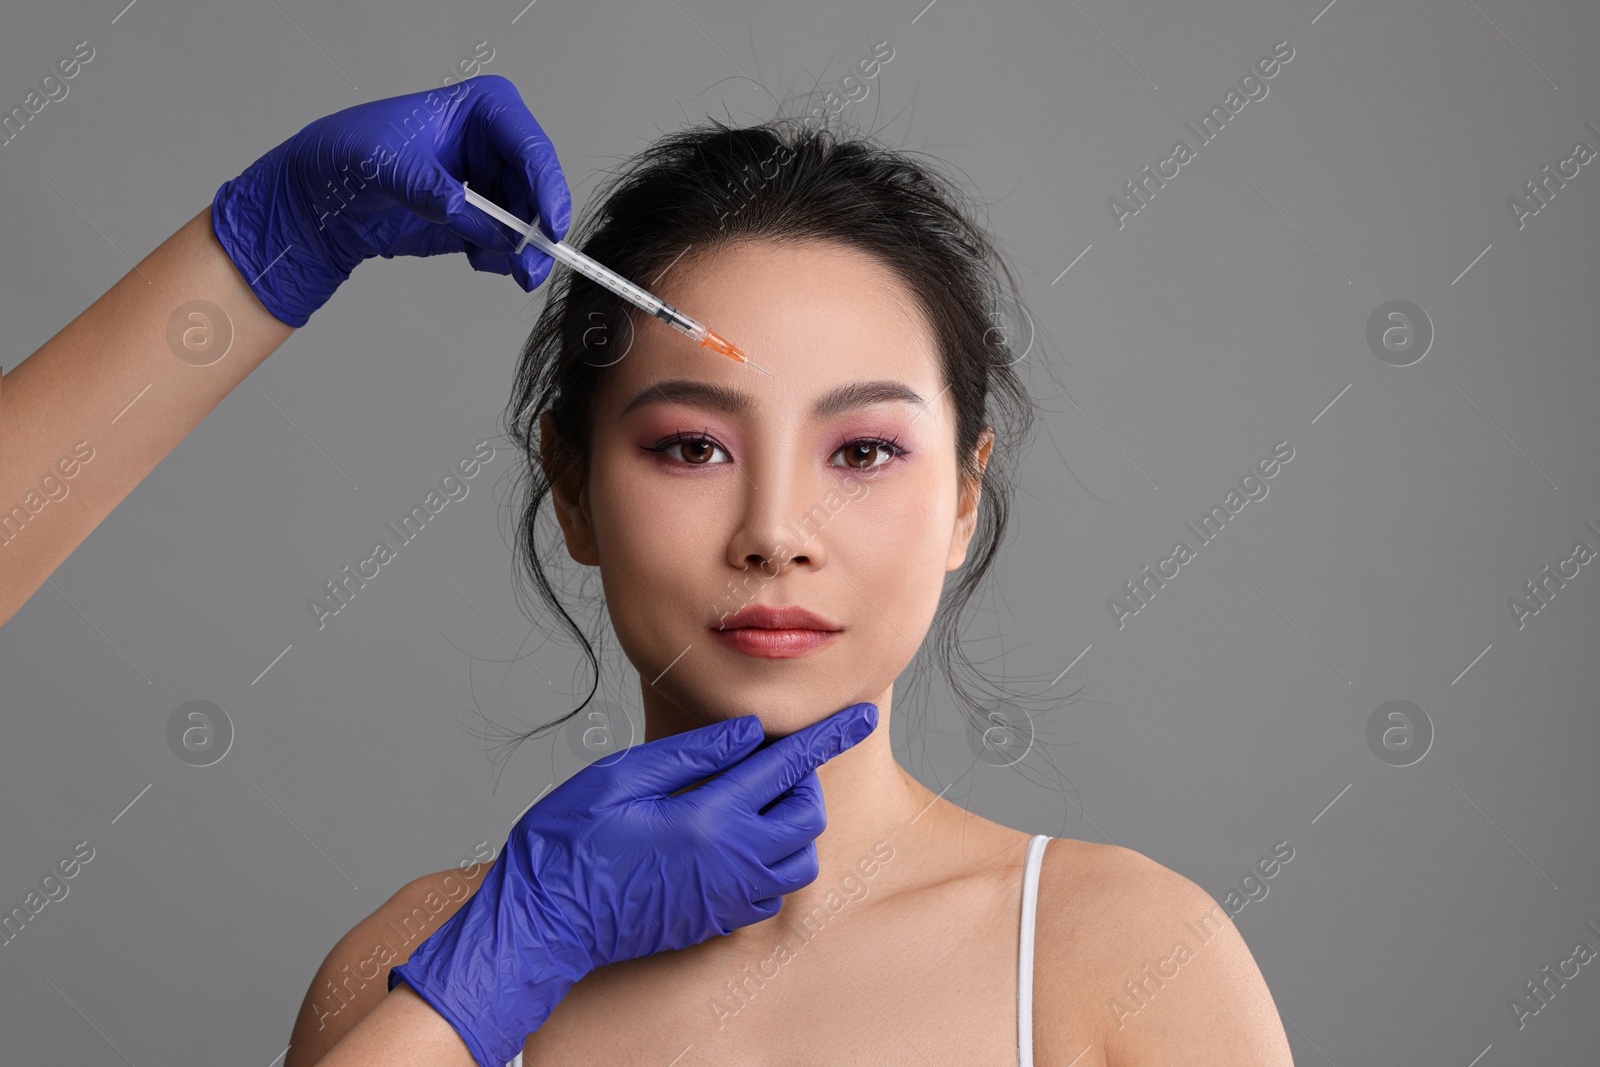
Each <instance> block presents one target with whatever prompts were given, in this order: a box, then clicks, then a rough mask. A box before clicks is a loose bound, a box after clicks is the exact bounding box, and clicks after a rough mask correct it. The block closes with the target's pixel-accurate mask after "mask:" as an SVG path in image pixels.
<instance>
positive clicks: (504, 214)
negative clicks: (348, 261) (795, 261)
mask: <svg viewBox="0 0 1600 1067" xmlns="http://www.w3.org/2000/svg"><path fill="white" fill-rule="evenodd" d="M461 190H462V192H464V193H466V195H467V203H469V204H472V205H473V206H474V207H477V208H479V209H481V210H482V211H484V212H487V213H488V214H489V215H492V216H493V217H494V218H496V219H498V220H499V221H501V222H503V223H505V224H506V225H507V226H509V227H511V228H512V229H513V230H516V231H517V232H518V233H521V234H523V238H522V243H521V244H519V245H517V248H516V250H517V251H518V252H521V251H522V250H523V248H525V247H527V246H528V245H529V244H532V245H533V246H534V247H535V248H537V249H539V250H540V251H541V252H543V253H545V254H546V255H548V256H549V257H550V258H552V259H555V260H559V261H560V262H562V263H565V264H566V265H567V266H569V267H571V268H572V269H573V270H575V271H577V272H578V273H579V274H582V275H583V276H584V277H586V278H589V279H590V280H592V281H594V282H595V283H596V284H599V285H603V286H605V287H606V288H607V289H609V290H611V291H612V292H613V293H616V294H617V295H618V296H620V297H622V298H623V299H625V300H627V301H630V302H631V303H634V304H637V305H638V306H639V307H641V308H643V309H644V310H645V311H648V312H649V313H650V314H652V315H654V316H655V317H656V318H658V319H660V320H661V321H662V322H664V323H666V324H667V325H668V326H671V327H672V328H673V329H674V330H677V331H678V332H679V333H681V334H684V335H685V336H687V337H688V338H689V339H690V340H692V341H694V342H695V343H696V344H699V345H702V346H704V347H706V348H709V349H711V351H713V352H720V353H722V354H723V355H724V356H727V357H728V358H729V359H732V360H737V361H738V362H740V363H744V364H746V365H748V366H751V367H755V369H756V370H758V371H760V372H761V373H762V374H765V375H766V376H767V377H769V378H771V377H773V374H772V372H771V371H769V370H767V369H766V368H764V367H761V366H758V365H757V364H755V363H751V362H750V358H749V357H748V356H746V355H745V354H744V353H743V352H741V351H739V349H738V348H736V347H734V345H733V344H732V343H731V342H729V341H728V340H726V339H725V338H723V337H720V336H718V335H717V333H716V332H715V331H714V330H710V329H708V328H707V327H705V326H703V325H701V324H700V323H698V322H696V321H695V320H694V319H691V318H690V317H689V316H687V315H685V314H684V313H683V312H681V311H679V310H678V309H677V308H675V307H673V306H672V305H671V304H669V303H667V302H666V301H665V300H660V299H658V298H656V297H654V296H651V295H650V294H649V293H648V292H646V291H645V290H644V289H642V288H640V287H639V286H637V285H635V284H633V283H632V282H630V281H629V280H628V279H626V278H624V277H623V276H622V275H620V274H618V273H616V272H615V271H613V270H610V269H608V268H606V267H603V266H601V265H600V264H599V263H598V262H597V261H595V260H593V259H590V258H589V257H588V256H586V255H584V254H583V253H582V252H579V251H578V250H577V249H575V248H573V247H572V246H571V245H568V244H565V243H563V242H561V241H552V240H550V238H548V237H546V236H545V235H544V234H542V233H540V232H539V227H538V224H537V223H533V224H530V223H526V222H523V221H522V220H521V219H519V218H517V217H516V216H515V215H513V214H511V212H509V211H507V210H505V209H504V208H502V207H501V206H500V205H499V204H496V203H495V202H494V201H492V200H490V199H488V198H487V197H484V196H480V195H479V194H477V193H475V192H473V191H472V190H471V189H469V188H467V183H466V182H462V183H461Z"/></svg>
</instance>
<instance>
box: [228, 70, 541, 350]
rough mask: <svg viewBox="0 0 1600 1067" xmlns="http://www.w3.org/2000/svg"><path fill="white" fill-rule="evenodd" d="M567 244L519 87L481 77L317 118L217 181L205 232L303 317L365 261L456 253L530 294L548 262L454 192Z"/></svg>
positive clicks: (275, 302)
mask: <svg viewBox="0 0 1600 1067" xmlns="http://www.w3.org/2000/svg"><path fill="white" fill-rule="evenodd" d="M462 181H466V182H468V183H469V184H471V186H472V187H473V189H475V190H476V191H478V192H480V193H482V194H483V195H485V196H487V197H489V198H490V199H491V200H493V201H495V202H496V203H498V204H503V205H505V206H507V207H508V208H509V209H510V210H511V211H512V212H513V213H515V214H516V215H517V216H518V217H519V218H526V219H531V218H533V217H534V216H535V215H537V216H538V217H539V219H540V220H541V223H540V224H541V226H542V228H543V229H544V230H545V232H546V233H547V234H548V235H549V236H550V237H551V238H552V239H554V240H560V239H561V238H562V237H564V236H565V235H566V232H567V226H568V225H569V224H570V222H571V220H572V197H571V194H570V193H569V192H568V190H567V180H566V178H565V176H563V175H562V173H561V165H560V163H559V162H557V160H556V153H555V149H554V148H553V147H551V145H550V139H549V138H548V137H546V136H545V134H544V131H543V130H542V129H540V128H539V124H538V123H537V122H536V121H534V118H533V115H531V114H530V113H529V112H528V109H527V107H525V106H524V105H523V103H522V98H521V96H519V95H518V93H517V87H516V86H515V85H513V84H512V83H511V82H510V81H509V80H508V79H506V78H504V77H501V76H500V75H498V74H482V75H479V76H478V77H476V78H469V79H467V80H466V81H464V82H457V83H455V84H454V85H452V86H449V87H448V88H444V89H434V90H431V91H428V92H421V93H412V94H410V95H408V96H395V97H390V98H389V99H387V100H373V101H371V102H370V103H366V104H358V105H356V106H355V107H351V108H346V109H345V110H343V111H340V112H336V113H335V114H332V115H328V116H326V117H324V118H320V119H318V120H317V121H315V122H313V123H311V125H309V126H307V127H306V128H305V129H303V130H301V131H300V132H299V133H297V134H295V135H294V136H293V137H291V138H289V139H288V140H287V141H285V142H283V143H282V144H280V145H279V146H278V147H276V148H274V149H273V150H272V151H270V152H268V153H267V154H266V155H264V156H262V157H261V158H260V159H258V160H256V161H255V162H254V163H252V164H251V165H250V167H249V169H247V170H246V171H245V172H244V173H243V174H241V175H239V176H238V177H237V178H234V179H233V180H232V181H228V182H224V183H223V184H222V187H221V188H219V189H218V190H217V195H216V197H215V198H214V199H213V200H212V205H211V207H212V210H211V225H212V229H213V231H214V232H215V233H216V235H217V240H218V241H219V242H220V243H221V244H222V247H223V249H224V250H225V251H226V252H227V253H228V257H229V258H230V259H232V260H233V263H234V265H235V266H236V267H238V268H239V273H240V274H242V275H243V276H244V278H245V280H246V281H248V282H249V283H250V288H251V289H253V290H255V294H256V296H258V297H259V298H260V299H261V303H262V304H264V305H265V306H266V308H267V310H268V311H270V312H272V314H273V315H274V316H275V317H276V318H277V319H279V320H280V321H282V322H285V323H287V324H288V325H290V326H295V327H300V326H304V325H305V324H306V321H307V320H308V319H310V317H311V313H312V312H314V311H316V310H317V309H318V308H319V307H321V306H322V305H323V304H325V303H327V301H328V298H329V297H330V296H332V295H333V291H334V290H335V289H337V288H338V287H339V285H340V284H341V283H343V282H344V280H345V279H346V278H348V277H349V276H350V272H351V271H353V270H354V269H355V267H356V264H358V263H360V262H361V261H362V260H364V259H371V258H372V257H374V256H383V257H384V258H386V259H389V258H393V257H394V256H436V255H439V254H441V253H444V252H463V251H464V252H466V254H467V259H468V261H469V262H471V264H472V266H473V267H474V268H475V269H477V270H482V271H493V272H494V273H496V274H510V275H513V276H514V277H515V278H516V281H517V283H518V284H519V285H521V286H522V287H523V288H524V289H527V290H530V291H531V290H533V289H535V288H537V287H538V285H539V284H540V283H541V282H543V281H544V280H545V278H546V277H548V276H549V273H550V267H551V265H552V263H553V261H552V260H551V259H550V257H549V256H547V255H545V254H544V253H543V252H541V251H539V250H538V249H537V248H535V247H534V246H533V245H531V244H530V245H529V246H528V247H527V248H525V249H523V250H522V252H521V253H520V254H515V255H514V254H513V253H512V249H513V248H514V247H515V246H514V245H513V244H512V243H511V240H510V239H509V238H508V237H507V236H506V234H505V232H504V231H503V230H502V228H501V227H500V225H499V224H498V223H496V222H495V221H494V220H493V219H491V218H489V217H488V216H487V215H485V214H484V213H483V212H481V211H479V210H478V209H477V208H475V207H473V206H472V205H471V204H468V203H467V202H466V196H465V194H463V193H462V191H461V182H462Z"/></svg>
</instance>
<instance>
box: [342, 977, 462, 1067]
mask: <svg viewBox="0 0 1600 1067" xmlns="http://www.w3.org/2000/svg"><path fill="white" fill-rule="evenodd" d="M317 1067H476V1065H475V1064H474V1063H473V1060H472V1053H470V1052H468V1051H467V1046H466V1043H465V1042H463V1041H462V1040H461V1037H460V1035H458V1034H457V1033H456V1032H455V1030H454V1028H452V1027H451V1026H450V1024H449V1023H447V1022H445V1021H444V1018H443V1016H441V1015H440V1014H439V1013H438V1012H436V1011H434V1010H433V1009H432V1008H431V1007H429V1006H428V1002H427V1001H425V1000H423V999H422V998H421V997H419V996H417V994H416V993H415V992H413V991H412V989H411V987H410V986H408V985H406V984H405V983H404V982H401V983H400V984H399V985H397V986H395V987H394V989H393V990H392V991H390V992H389V993H388V994H387V995H386V996H385V997H384V998H383V999H382V1000H381V1001H379V1002H378V1005H377V1007H375V1008H373V1009H372V1011H371V1012H370V1013H369V1014H368V1015H367V1016H366V1017H365V1018H363V1019H362V1020H361V1022H360V1023H358V1024H357V1025H356V1028H355V1029H354V1030H351V1031H350V1033H348V1034H346V1035H345V1037H344V1040H342V1041H340V1042H339V1043H338V1044H337V1045H335V1046H334V1048H333V1051H331V1052H329V1053H328V1054H327V1055H326V1056H325V1057H323V1058H322V1059H321V1060H318V1061H317Z"/></svg>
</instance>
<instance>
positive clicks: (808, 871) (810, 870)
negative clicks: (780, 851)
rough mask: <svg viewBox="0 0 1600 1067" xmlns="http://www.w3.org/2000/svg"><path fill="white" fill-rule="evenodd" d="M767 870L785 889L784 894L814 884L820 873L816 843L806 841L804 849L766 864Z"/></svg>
mask: <svg viewBox="0 0 1600 1067" xmlns="http://www.w3.org/2000/svg"><path fill="white" fill-rule="evenodd" d="M767 870H769V871H771V872H772V874H773V876H774V877H776V878H777V879H778V880H779V882H780V883H781V884H782V885H784V886H785V887H786V888H785V889H784V892H785V893H793V892H794V891H795V890H796V889H803V888H804V887H806V886H808V885H810V884H811V883H812V882H815V881H816V880H817V875H818V874H819V873H820V872H821V868H820V867H819V865H818V863H817V843H816V842H815V841H808V842H807V843H806V845H805V847H804V848H799V849H796V850H795V851H794V852H791V853H790V854H789V855H787V856H785V857H784V858H783V859H781V860H779V861H778V862H776V863H771V864H768V865H767Z"/></svg>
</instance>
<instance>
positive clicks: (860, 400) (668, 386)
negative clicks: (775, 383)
mask: <svg viewBox="0 0 1600 1067" xmlns="http://www.w3.org/2000/svg"><path fill="white" fill-rule="evenodd" d="M662 401H665V402H667V403H669V404H692V405H694V406H696V407H702V408H710V409H711V410H713V411H720V412H722V413H723V414H725V415H744V414H748V413H749V411H750V409H751V408H752V407H754V403H755V402H754V401H753V400H752V399H751V397H750V394H748V393H742V392H740V391H739V390H737V389H730V388H728V387H727V386H723V385H717V384H715V383H714V382H700V381H689V380H686V379H682V378H671V379H668V380H666V381H661V382H656V383H654V384H653V385H648V386H645V388H643V389H641V390H639V392H638V393H637V394H636V395H635V396H634V398H633V399H632V400H630V401H628V404H627V406H626V407H624V408H623V409H622V414H624V415H626V414H628V412H630V411H632V410H633V409H635V408H638V407H643V406H644V405H646V404H652V403H660V402H662ZM893 401H901V402H904V403H907V404H916V405H918V406H926V404H927V401H925V400H923V399H922V394H920V393H918V392H917V391H916V390H915V389H913V388H911V387H910V386H909V385H906V384H905V383H904V382H896V381H889V380H879V381H864V382H849V383H847V384H845V385H841V386H839V387H837V388H836V389H833V390H831V391H829V392H828V393H827V394H825V395H824V396H822V397H821V398H820V399H819V400H818V401H817V402H816V403H815V404H814V405H812V408H811V413H812V415H814V416H815V417H817V418H819V419H826V418H832V417H833V416H835V415H840V414H843V413H844V412H846V411H853V410H855V409H856V408H863V407H867V406H869V405H871V404H884V403H890V402H893Z"/></svg>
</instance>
